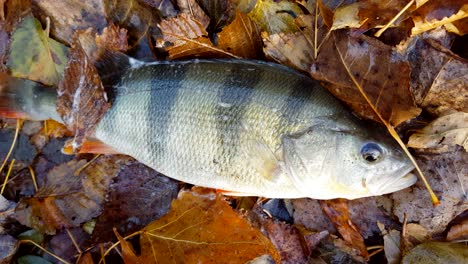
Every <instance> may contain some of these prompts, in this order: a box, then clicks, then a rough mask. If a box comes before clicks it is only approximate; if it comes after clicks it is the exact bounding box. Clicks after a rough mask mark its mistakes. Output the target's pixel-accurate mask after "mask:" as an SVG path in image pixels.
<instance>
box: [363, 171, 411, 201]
mask: <svg viewBox="0 0 468 264" xmlns="http://www.w3.org/2000/svg"><path fill="white" fill-rule="evenodd" d="M413 170H414V166H413V165H409V166H405V167H402V168H400V169H399V170H397V171H396V172H394V173H392V174H393V175H400V176H397V177H389V179H388V180H386V181H383V182H382V183H380V184H378V185H377V186H375V187H374V188H372V187H371V188H369V189H370V191H371V193H373V195H382V194H387V193H393V192H396V191H400V190H402V189H405V188H408V187H410V186H411V185H413V184H415V183H416V180H417V177H416V175H415V174H414V173H412V171H413Z"/></svg>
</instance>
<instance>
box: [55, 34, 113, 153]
mask: <svg viewBox="0 0 468 264" xmlns="http://www.w3.org/2000/svg"><path fill="white" fill-rule="evenodd" d="M58 94H59V96H58V99H57V112H58V113H59V114H60V115H61V117H62V120H63V121H64V123H65V125H66V126H67V128H68V129H69V130H70V131H72V132H73V133H74V135H75V138H74V141H73V148H74V149H73V150H74V151H76V150H77V149H78V148H79V147H80V146H81V143H82V142H83V140H84V138H85V137H87V136H90V135H91V134H92V132H93V129H94V128H95V126H96V125H97V124H98V122H99V121H100V120H101V118H102V117H103V116H104V114H105V113H106V112H107V110H108V109H109V107H110V104H109V103H108V100H107V95H106V92H105V91H104V87H103V85H102V82H101V79H100V77H99V75H98V73H97V70H96V68H95V67H94V65H93V62H92V61H91V60H90V59H89V57H88V56H87V55H86V53H85V50H84V49H83V48H82V46H81V42H80V39H79V34H77V36H76V37H75V39H74V41H73V47H72V48H71V50H70V61H69V63H68V64H67V68H66V71H65V76H64V78H63V80H62V81H61V82H60V84H59V87H58Z"/></svg>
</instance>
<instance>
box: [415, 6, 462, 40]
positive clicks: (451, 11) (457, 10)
mask: <svg viewBox="0 0 468 264" xmlns="http://www.w3.org/2000/svg"><path fill="white" fill-rule="evenodd" d="M466 17H468V4H467V3H464V2H463V1H458V0H433V1H427V3H425V4H424V5H422V6H421V7H420V8H418V9H416V10H415V11H414V12H413V13H412V18H413V22H414V27H413V28H412V29H411V34H412V35H417V34H421V33H423V32H425V31H428V30H431V29H434V28H437V27H439V26H442V25H445V24H447V23H452V22H454V21H457V20H460V19H463V18H466Z"/></svg>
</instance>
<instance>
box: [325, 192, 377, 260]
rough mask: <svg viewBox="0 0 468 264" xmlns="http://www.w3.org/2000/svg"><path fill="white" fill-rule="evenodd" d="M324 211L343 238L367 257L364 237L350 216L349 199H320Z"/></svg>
mask: <svg viewBox="0 0 468 264" xmlns="http://www.w3.org/2000/svg"><path fill="white" fill-rule="evenodd" d="M320 205H321V206H322V210H323V212H324V213H325V214H326V215H327V217H328V218H329V219H330V221H331V222H332V223H333V224H334V225H335V227H336V229H337V230H338V232H339V233H340V235H341V236H342V237H343V239H344V240H345V241H346V242H347V243H348V244H349V245H350V246H352V247H353V248H355V249H357V250H358V251H359V252H360V255H361V256H363V257H367V255H368V253H367V249H366V245H365V244H364V238H363V237H362V235H361V234H360V232H359V230H358V229H357V227H356V226H355V225H354V224H353V223H352V222H351V220H350V218H349V209H348V205H347V200H344V199H334V200H328V201H325V200H324V201H320Z"/></svg>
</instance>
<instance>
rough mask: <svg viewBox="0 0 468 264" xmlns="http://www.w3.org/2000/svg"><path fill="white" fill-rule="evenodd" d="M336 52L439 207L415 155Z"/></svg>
mask: <svg viewBox="0 0 468 264" xmlns="http://www.w3.org/2000/svg"><path fill="white" fill-rule="evenodd" d="M336 50H337V51H338V54H339V55H340V59H341V63H342V64H343V66H344V67H345V69H346V71H347V72H348V75H349V77H350V78H351V80H352V81H353V83H354V85H355V86H356V87H357V88H358V90H359V92H360V93H361V95H362V97H364V99H365V100H366V102H367V104H368V105H369V106H370V107H371V108H372V110H373V111H374V113H375V114H376V115H377V116H378V117H379V119H380V122H382V123H383V124H384V125H385V126H386V127H387V130H388V132H390V135H391V136H392V137H393V138H394V139H395V140H396V141H397V142H398V144H399V145H400V147H401V148H402V149H403V151H404V152H405V154H406V155H407V156H408V158H409V159H410V160H411V162H412V163H413V165H414V167H415V168H416V171H417V172H418V174H419V176H420V178H421V180H422V181H423V183H424V185H425V186H426V189H427V190H428V191H429V194H430V196H431V200H432V204H433V205H434V206H436V205H439V204H440V201H439V198H437V196H436V195H435V193H434V191H432V188H431V186H430V185H429V183H428V182H427V180H426V177H424V175H423V173H422V171H421V169H420V168H419V165H418V164H417V163H416V160H415V159H414V158H413V155H411V153H410V152H409V150H408V148H406V146H405V143H403V141H402V140H401V138H400V136H398V133H397V132H396V131H395V128H394V127H393V126H392V125H391V124H390V123H389V122H387V120H385V119H384V118H383V116H382V115H381V114H380V112H379V111H378V110H377V108H376V107H375V106H374V104H373V103H372V102H371V100H370V99H369V97H367V94H366V93H365V92H364V90H363V89H362V87H361V85H360V84H359V83H358V81H357V80H356V79H355V78H354V76H353V74H352V73H351V70H350V69H349V68H348V66H347V65H346V63H345V61H344V58H343V55H342V54H341V52H340V49H338V47H336Z"/></svg>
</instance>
